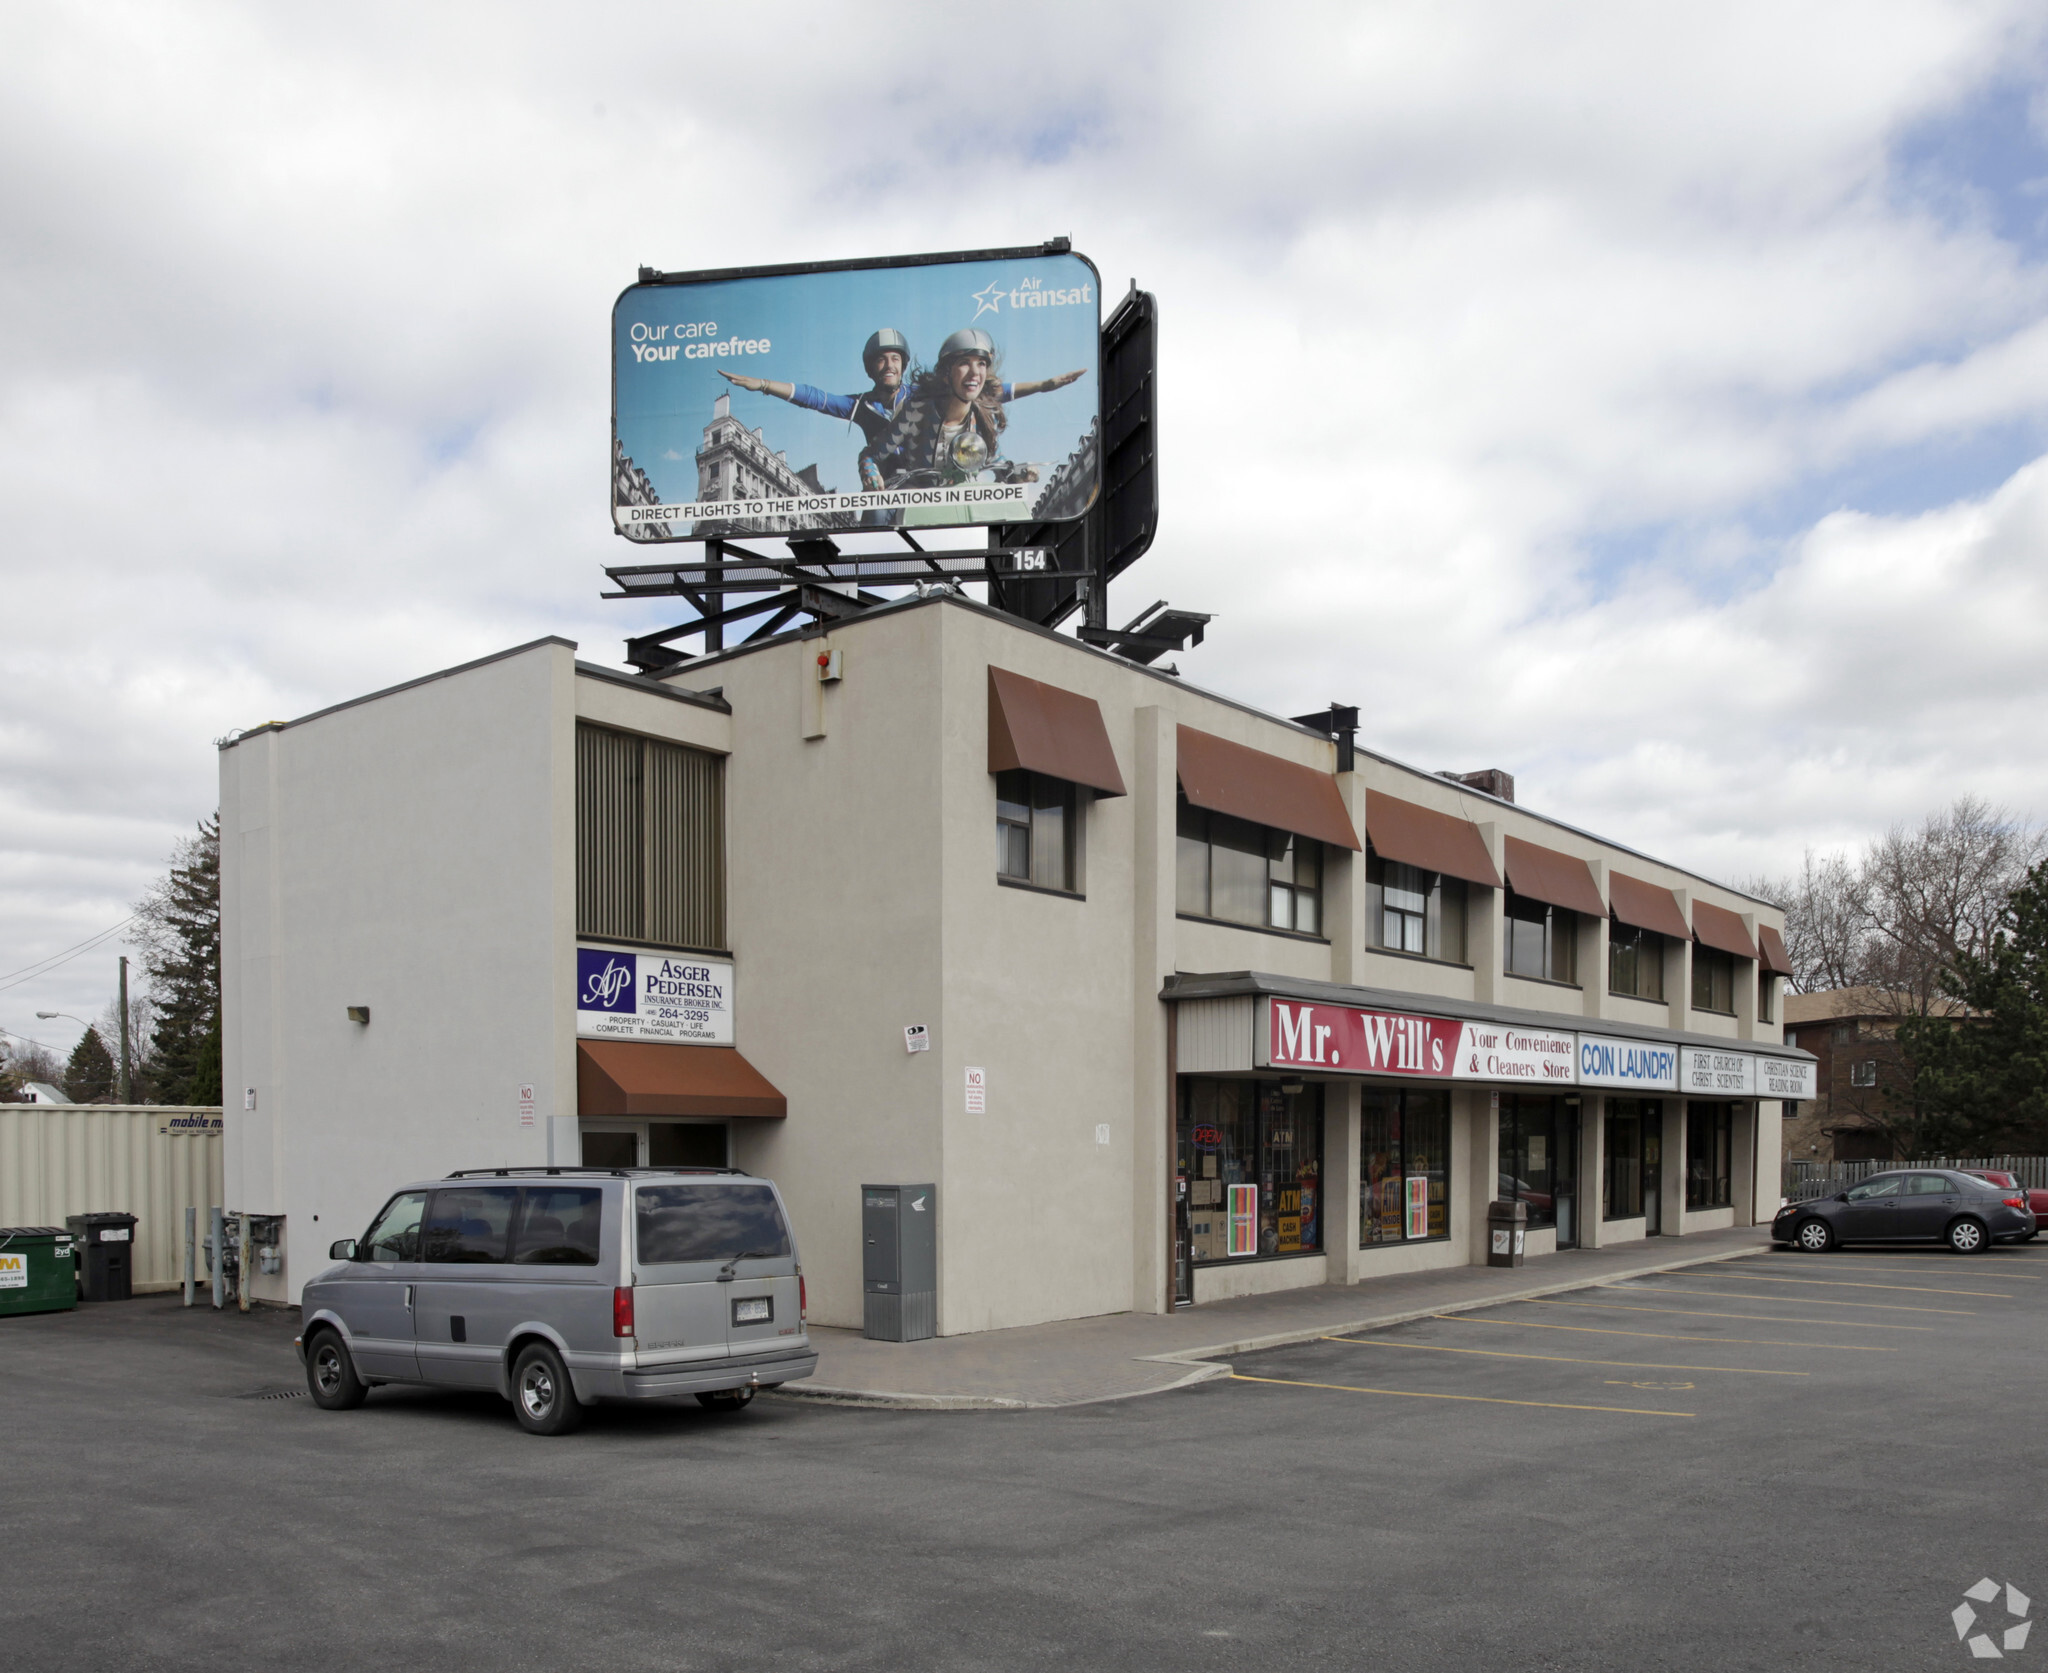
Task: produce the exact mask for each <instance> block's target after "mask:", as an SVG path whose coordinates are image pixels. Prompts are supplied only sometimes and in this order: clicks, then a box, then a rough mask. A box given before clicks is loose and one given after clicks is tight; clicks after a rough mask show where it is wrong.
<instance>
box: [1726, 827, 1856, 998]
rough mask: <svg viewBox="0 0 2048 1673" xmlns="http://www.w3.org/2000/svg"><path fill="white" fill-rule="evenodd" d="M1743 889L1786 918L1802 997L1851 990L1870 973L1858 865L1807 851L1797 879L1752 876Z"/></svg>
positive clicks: (1789, 955) (1789, 951)
mask: <svg viewBox="0 0 2048 1673" xmlns="http://www.w3.org/2000/svg"><path fill="white" fill-rule="evenodd" d="M1743 888H1744V890H1745V891H1746V892H1747V893H1749V894H1753V895H1758V896H1761V897H1762V898H1763V899H1765V900H1767V901H1769V902H1770V903H1771V904H1772V905H1773V906H1776V907H1778V908H1780V909H1781V910H1782V911H1783V912H1784V914H1785V954H1786V957H1787V958H1789V959H1790V960H1791V964H1792V985H1793V987H1795V988H1797V989H1798V990H1799V991H1800V992H1801V993H1819V992H1821V991H1822V990H1823V989H1827V988H1846V987H1855V986H1856V985H1857V984H1859V983H1860V982H1862V981H1864V980H1865V979H1866V977H1867V975H1868V972H1869V968H1870V957H1869V954H1870V946H1871V941H1872V931H1871V927H1870V904H1869V891H1868V889H1867V888H1866V887H1865V885H1864V880H1863V875H1862V871H1861V868H1860V867H1859V866H1855V865H1851V864H1850V862H1849V860H1848V858H1847V856H1845V855H1842V854H1821V855H1816V854H1815V853H1814V851H1813V850H1812V849H1811V848H1809V849H1808V850H1807V851H1806V854H1805V857H1804V858H1803V859H1802V860H1801V862H1800V866H1799V875H1798V876H1797V877H1790V878H1779V877H1755V878H1751V879H1750V880H1749V881H1748V882H1747V883H1745V884H1744V885H1743Z"/></svg>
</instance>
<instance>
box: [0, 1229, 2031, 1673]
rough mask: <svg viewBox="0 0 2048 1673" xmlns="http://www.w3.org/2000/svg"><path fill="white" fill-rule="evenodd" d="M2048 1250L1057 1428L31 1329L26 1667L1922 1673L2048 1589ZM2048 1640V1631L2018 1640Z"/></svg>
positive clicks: (1504, 1313) (1278, 1382)
mask: <svg viewBox="0 0 2048 1673" xmlns="http://www.w3.org/2000/svg"><path fill="white" fill-rule="evenodd" d="M2044 1319H2048V1247H2042V1246H2039V1245H2036V1246H2031V1247H2027V1248H2001V1249H1998V1250H1995V1251H1993V1252H1991V1253H1989V1254H1986V1255H1983V1256H1979V1257H1957V1256H1951V1255H1947V1254H1945V1253H1942V1252H1938V1251H1914V1252H1910V1253H1907V1252H1882V1253H1880V1252H1862V1251H1849V1252H1844V1253H1836V1254H1830V1255H1824V1256H1804V1255H1792V1254H1789V1253H1788V1254H1774V1255H1767V1256H1761V1257H1757V1258H1753V1259H1746V1260H1737V1261H1729V1262H1722V1263H1718V1264H1716V1265H1713V1266H1710V1267H1705V1268H1693V1269H1686V1270H1682V1271H1676V1272H1671V1273H1665V1274H1659V1275H1657V1276H1655V1277H1652V1278H1643V1279H1634V1280H1628V1281H1625V1282H1622V1283H1619V1284H1616V1285H1614V1286H1612V1287H1610V1288H1603V1289H1598V1290H1586V1291H1579V1292H1574V1293H1572V1294H1569V1295H1563V1296H1555V1297H1550V1298H1546V1299H1544V1300H1541V1301H1530V1302H1522V1303H1515V1304H1509V1305H1504V1306H1499V1307H1494V1308H1490V1309H1487V1310H1485V1311H1483V1312H1479V1313H1471V1314H1460V1315H1455V1316H1447V1317H1442V1318H1432V1319H1428V1320H1423V1321H1418V1322H1416V1323H1414V1324H1409V1325H1403V1326H1400V1327H1398V1328H1395V1329H1392V1330H1387V1331H1380V1332H1374V1333H1371V1334H1370V1335H1367V1336H1361V1337H1348V1338H1341V1339H1325V1340H1319V1341H1314V1342H1309V1343H1303V1344H1299V1345H1296V1346H1292V1347H1287V1348H1281V1349H1275V1350H1272V1351H1269V1352H1265V1353H1261V1354H1257V1355H1252V1356H1247V1357H1245V1358H1242V1359H1240V1360H1238V1361H1237V1362H1236V1364H1235V1367H1234V1368H1235V1372H1236V1375H1235V1376H1234V1377H1233V1378H1232V1379H1230V1380H1227V1381H1218V1382H1212V1383H1208V1384H1204V1385H1201V1386H1198V1387H1194V1388H1190V1389H1185V1390H1181V1391H1178V1392H1175V1393H1171V1394H1164V1395H1158V1396H1153V1397H1149V1398H1145V1399H1139V1400H1129V1401H1121V1402H1116V1403H1111V1404H1102V1405H1092V1406H1080V1407H1073V1408H1068V1409H1064V1410H1058V1411H1044V1412H1026V1413H942V1412H897V1411H874V1410H862V1409H856V1408H844V1407H833V1406H821V1405H816V1404H805V1403H800V1402H796V1401H790V1400H774V1399H763V1400H760V1401H757V1402H756V1403H755V1404H754V1406H753V1407H752V1408H751V1409H749V1410H748V1411H746V1412H744V1413H740V1414H738V1415H714V1414H710V1413H706V1412H703V1411H701V1410H700V1409H699V1408H697V1407H696V1406H695V1404H694V1403H688V1404H685V1405H681V1406H665V1407H655V1408H647V1407H640V1408H617V1407H612V1408H603V1409H600V1410H599V1411H598V1412H597V1413H595V1414H593V1417H592V1420H591V1422H590V1423H589V1424H588V1425H587V1427H586V1428H585V1429H584V1430H583V1431H582V1432H581V1433H580V1434H578V1435H575V1436H572V1437H568V1438H565V1439H561V1440H553V1441H546V1440H536V1439H533V1438H531V1437H528V1436H526V1435H525V1434H523V1433H522V1432H521V1431H520V1430H519V1429H518V1428H517V1427H516V1426H515V1424H514V1423H513V1421H512V1419H511V1416H510V1414H509V1410H508V1408H506V1407H505V1406H504V1405H503V1404H502V1403H501V1402H499V1401H498V1400H496V1399H495V1398H493V1397H489V1396H465V1395H443V1394H432V1393H418V1392H410V1391H396V1390H384V1391H380V1392H379V1393H378V1394H376V1395H374V1396H373V1397H372V1399H371V1400H370V1402H369V1403H368V1404H367V1405H366V1406H364V1407H363V1408H362V1409H360V1410H359V1411H355V1412H350V1413H340V1414H330V1413H324V1412H321V1411H319V1410H317V1409H316V1408H314V1407H313V1406H312V1405H311V1403H310V1402H309V1401H307V1400H305V1399H304V1398H274V1397H270V1396H276V1395H280V1394H286V1393H288V1392H289V1391H291V1390H293V1389H296V1388H297V1387H299V1386H300V1384H299V1382H298V1375H297V1365H296V1361H295V1360H294V1359H293V1357H292V1356H291V1351H290V1346H289V1343H290V1336H291V1332H292V1329H293V1323H292V1320H291V1319H290V1317H289V1316H283V1315H276V1314H272V1315H268V1316H263V1315H257V1316H254V1317H252V1318H250V1319H246V1320H245V1319H241V1318H238V1317H236V1316H234V1315H228V1316H224V1317H216V1316H214V1315H213V1314H211V1313H210V1312H207V1311H204V1310H201V1311H197V1312H194V1313H190V1314H187V1313H183V1312H182V1311H181V1310H180V1309H178V1308H177V1307H176V1305H175V1301H174V1300H173V1301H169V1302H167V1301H165V1300H160V1299H154V1298H152V1299H147V1300H142V1301H137V1302H132V1303H127V1304H124V1305H118V1306H107V1307H98V1308H90V1309H85V1310H82V1311H80V1312H79V1313H77V1314H56V1315H48V1316H44V1317H40V1318H27V1319H9V1320H4V1321H0V1409H4V1410H5V1411H6V1413H7V1422H6V1425H5V1429H4V1433H0V1480H4V1481H5V1483H6V1484H7V1489H6V1492H5V1494H4V1495H0V1549H4V1550H5V1552H6V1553H7V1556H6V1566H7V1569H8V1583H7V1585H6V1586H5V1587H4V1588H0V1644H4V1645H5V1646H6V1647H7V1653H6V1655H5V1657H4V1660H5V1661H6V1663H7V1664H8V1665H10V1666H18V1667H21V1668H25V1669H51V1670H59V1669H71V1668H81V1669H82V1668H95V1669H100V1668H107V1667H120V1668H123V1669H130V1668H138V1669H153V1668H189V1667H194V1666H198V1665H201V1664H219V1665H234V1666H241V1667H258V1668H260V1667H268V1666H293V1667H311V1668H326V1667H334V1668H351V1669H353V1668H360V1667H363V1666H366V1665H376V1664H378V1663H380V1662H388V1661H395V1660H399V1659H403V1660H405V1661H419V1660H423V1659H424V1660H428V1661H430V1663H431V1665H433V1666H434V1667H435V1668H436V1669H437V1670H439V1669H467V1668H479V1669H482V1668H547V1669H561V1668H592V1667H604V1668H663V1669H725V1668H738V1667H748V1666H770V1665H772V1666H777V1667H792V1668H833V1669H838V1668H860V1669H866V1668H875V1669H883V1668H888V1669H922V1668H934V1669H938V1668H945V1669H983V1668H986V1669H1010V1668H1037V1667H1062V1668H1066V1667H1077V1666H1093V1667H1114V1668H1162V1669H1163V1668H1209V1667H1215V1668H1237V1667H1244V1666H1265V1665H1274V1666H1279V1665H1286V1666H1290V1667H1298V1666H1307V1667H1322V1666H1328V1667H1344V1668H1350V1667H1391V1668H1429V1669H1442V1668H1445V1667H1453V1668H1463V1667H1475V1668H1477V1667H1487V1668H1495V1667H1497V1668H1503V1669H1537V1668H1546V1669H1547V1668H1572V1669H1607V1668H1613V1669H1624V1668H1625V1669H1631V1670H1635V1669H1655V1668H1716V1669H1720V1668H1770V1669H1786V1668H1845V1669H1847V1668H1854V1669H1870V1668H1920V1667H1937V1666H1943V1665H1955V1664H1957V1663H1959V1662H1961V1661H1968V1660H1971V1659H1973V1658H1972V1656H1971V1654H1970V1650H1969V1647H1968V1645H1967V1644H1966V1643H1964V1642H1961V1641H1959V1640H1958V1638H1957V1635H1956V1631H1955V1628H1954V1627H1953V1626H1952V1624H1951V1612H1952V1611H1953V1610H1955V1609H1956V1608H1957V1607H1958V1605H1959V1604H1960V1603H1961V1602H1963V1596H1962V1594H1963V1592H1964V1590H1965V1588H1967V1587H1970V1586H1972V1585H1973V1584H1975V1583H1976V1582H1978V1581H1979V1580H1980V1579H1983V1578H1985V1577H1991V1578H1993V1579H1995V1580H1997V1581H1998V1582H2000V1583H2001V1585H2003V1584H2004V1583H2006V1582H2008V1581H2009V1582H2011V1583H2012V1584H2013V1585H2014V1586H2016V1587H2017V1588H2018V1589H2019V1592H2020V1593H2025V1594H2030V1595H2029V1597H2028V1599H2027V1610H2026V1612H2025V1616H2024V1617H2010V1616H2009V1609H2008V1603H2007V1594H2004V1593H2001V1594H2000V1595H1999V1597H1998V1598H1997V1599H1995V1600H1992V1601H1990V1602H1980V1603H1979V1604H1977V1605H1975V1606H1973V1607H1974V1608H1975V1609H1976V1612H1977V1614H1978V1616H1979V1617H1980V1625H1981V1626H1988V1627H1990V1628H1991V1629H1992V1630H1993V1631H1994V1632H1995V1633H1997V1634H2000V1635H2001V1636H2002V1634H2003V1632H2004V1631H2005V1630H2006V1629H2007V1628H2008V1627H2010V1626H2012V1625H2014V1624H2016V1622H2017V1621H2018V1620H2020V1619H2022V1618H2030V1617H2031V1614H2032V1612H2033V1610H2034V1607H2035V1606H2034V1605H2033V1603H2032V1595H2048V1539H2044V1536H2043V1534H2042V1532H2041V1509H2040V1498H2041V1492H2040V1488H2041V1483H2042V1481H2043V1479H2044V1465H2048V1456H2044V1454H2048V1440H2044V1434H2043V1429H2044V1426H2043V1425H2042V1423H2041V1421H2040V1415H2039V1413H2040V1406H2039V1396H2038V1389H2039V1387H2040V1385H2041V1382H2042V1379H2043V1374H2044V1370H2048V1363H2044V1348H2048V1332H2044V1330H2043V1323H2044ZM2026 1654H2033V1655H2036V1656H2039V1655H2043V1654H2048V1642H2044V1643H2042V1644H2038V1645H2034V1646H2031V1647H2030V1648H2029V1649H2026V1650H2017V1649H2016V1650H2015V1652H2014V1655H2013V1657H2012V1658H2010V1659H2021V1658H2023V1657H2024V1655H2026Z"/></svg>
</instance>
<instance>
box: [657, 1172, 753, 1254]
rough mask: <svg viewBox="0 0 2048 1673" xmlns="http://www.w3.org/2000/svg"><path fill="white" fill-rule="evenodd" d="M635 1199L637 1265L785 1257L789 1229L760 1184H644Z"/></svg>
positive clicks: (693, 1182)
mask: <svg viewBox="0 0 2048 1673" xmlns="http://www.w3.org/2000/svg"><path fill="white" fill-rule="evenodd" d="M638 1196H639V1209H638V1212H637V1214H636V1215H635V1217H634V1218H635V1222H636V1224H635V1230H636V1231H637V1233H638V1236H639V1240H640V1245H639V1246H640V1264H641V1265H642V1266H668V1265H671V1264H673V1263H675V1262H677V1261H729V1260H731V1259H732V1258H733V1257H734V1256H735V1255H757V1256H762V1257H772V1256H777V1255H787V1254H789V1253H790V1247H789V1227H788V1226H786V1225H784V1224H783V1220H782V1210H781V1209H780V1208H779V1207H778V1206H776V1202H775V1193H774V1192H773V1191H771V1190H770V1189H769V1188H768V1187H767V1186H765V1185H725V1184H713V1183H711V1182H710V1181H708V1180H707V1181H704V1182H702V1183H699V1182H696V1181H692V1182H690V1183H688V1184H676V1185H643V1186H641V1187H640V1190H639V1193H638Z"/></svg>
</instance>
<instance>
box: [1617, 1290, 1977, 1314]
mask: <svg viewBox="0 0 2048 1673" xmlns="http://www.w3.org/2000/svg"><path fill="white" fill-rule="evenodd" d="M1593 1287H1594V1288H1595V1289H1600V1290H1622V1291H1625V1292H1626V1293H1628V1294H1629V1295H1711V1296H1717V1297H1719V1298H1720V1299H1721V1300H1723V1301H1747V1300H1749V1297H1748V1296H1746V1295H1744V1294H1743V1293H1742V1292H1741V1291H1740V1290H1696V1289H1693V1288H1692V1287H1691V1286H1690V1285H1688V1286H1687V1287H1686V1288H1684V1289H1682V1290H1674V1289H1666V1288H1664V1287H1663V1286H1662V1285H1660V1284H1595V1285H1594V1286H1593ZM1785 1299H1786V1300H1788V1301H1790V1300H1792V1299H1793V1298H1792V1297H1791V1296H1787V1297H1786V1298H1785ZM1798 1299H1799V1300H1800V1301H1804V1302H1807V1303H1809V1304H1810V1305H1812V1306H1815V1307H1862V1308H1867V1309H1868V1310H1869V1311H1871V1312H1873V1313H1947V1314H1950V1315H1952V1316H1953V1317H1955V1318H1959V1319H1974V1318H1975V1317H1976V1316H1977V1310H1976V1308H1974V1307H1915V1306H1914V1305H1913V1304H1912V1303H1911V1302H1910V1301H1837V1300H1835V1298H1834V1297H1833V1296H1829V1295H1802V1296H1800V1297H1798Z"/></svg>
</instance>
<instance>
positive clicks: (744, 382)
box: [718, 366, 796, 401]
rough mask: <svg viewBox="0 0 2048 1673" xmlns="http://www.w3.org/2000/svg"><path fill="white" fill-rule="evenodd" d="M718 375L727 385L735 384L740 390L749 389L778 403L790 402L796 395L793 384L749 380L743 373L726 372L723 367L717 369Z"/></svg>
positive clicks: (763, 379) (761, 379)
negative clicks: (773, 398) (770, 396)
mask: <svg viewBox="0 0 2048 1673" xmlns="http://www.w3.org/2000/svg"><path fill="white" fill-rule="evenodd" d="M718 375H719V376H720V377H722V378H723V379H725V381H726V382H727V383H736V384H738V385H739V386H740V388H742V389H751V390H753V391H754V392H755V393H756V394H760V395H773V396H774V397H775V398H776V399H777V400H778V401H787V400H791V399H793V398H794V397H795V395H796V385H795V384H793V383H777V382H776V381H775V380H774V379H773V378H750V377H748V376H747V375H746V373H744V372H728V371H727V370H726V369H725V368H724V367H723V366H721V367H719V368H718Z"/></svg>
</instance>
